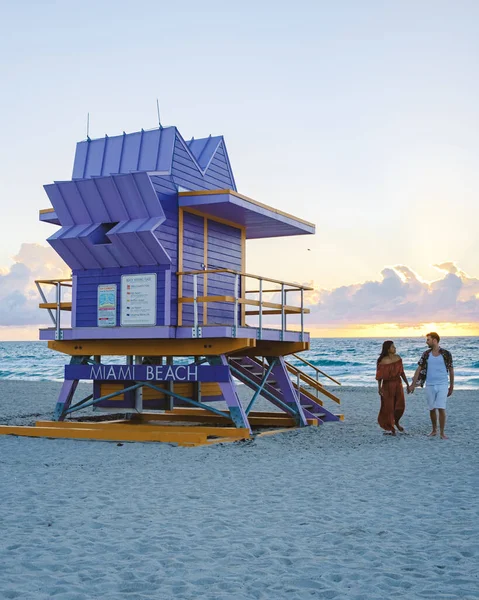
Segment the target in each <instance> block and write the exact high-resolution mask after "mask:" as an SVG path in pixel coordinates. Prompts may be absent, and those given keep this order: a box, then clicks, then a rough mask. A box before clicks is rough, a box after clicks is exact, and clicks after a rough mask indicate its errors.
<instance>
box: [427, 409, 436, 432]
mask: <svg viewBox="0 0 479 600" xmlns="http://www.w3.org/2000/svg"><path fill="white" fill-rule="evenodd" d="M429 416H430V417H431V423H432V431H431V433H430V434H429V435H428V437H434V436H435V435H436V434H437V415H436V409H435V408H434V409H433V410H430V411H429Z"/></svg>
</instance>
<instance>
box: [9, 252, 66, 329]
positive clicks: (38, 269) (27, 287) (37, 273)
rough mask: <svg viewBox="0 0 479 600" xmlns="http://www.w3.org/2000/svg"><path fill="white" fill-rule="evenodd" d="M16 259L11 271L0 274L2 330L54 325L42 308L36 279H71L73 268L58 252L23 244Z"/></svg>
mask: <svg viewBox="0 0 479 600" xmlns="http://www.w3.org/2000/svg"><path fill="white" fill-rule="evenodd" d="M13 260H14V263H13V265H12V266H11V267H10V268H9V269H3V270H2V271H0V327H1V326H17V327H18V326H28V325H51V322H50V320H49V316H48V313H47V311H45V310H42V309H40V308H38V304H39V302H41V298H40V296H39V294H38V291H37V288H36V286H35V279H61V278H65V277H69V276H70V273H71V272H70V269H69V268H68V267H67V265H66V264H65V263H64V262H63V261H62V260H61V258H60V257H59V256H58V255H57V254H56V252H54V251H53V250H52V249H51V248H50V247H48V246H41V245H40V244H22V246H21V248H20V251H19V252H18V254H17V255H16V256H14V257H13ZM52 291H53V288H52Z"/></svg>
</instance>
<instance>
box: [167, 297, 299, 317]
mask: <svg viewBox="0 0 479 600" xmlns="http://www.w3.org/2000/svg"><path fill="white" fill-rule="evenodd" d="M194 301H195V299H194V298H191V297H188V298H179V299H178V303H179V304H192V303H193V302H194ZM196 301H197V302H231V303H234V302H235V299H234V296H198V297H197V298H196ZM238 303H239V304H242V305H248V306H260V302H259V300H250V299H249V298H239V299H238ZM261 306H264V307H265V308H273V309H276V310H279V311H280V312H279V313H272V312H271V313H269V314H281V309H282V306H283V305H282V304H280V303H278V302H264V301H263V302H261ZM284 310H285V312H286V311H288V314H301V307H300V306H289V305H288V304H285V305H284ZM309 312H310V310H309V308H303V314H305V315H307V314H309ZM250 314H259V313H250ZM263 314H266V313H264V312H263Z"/></svg>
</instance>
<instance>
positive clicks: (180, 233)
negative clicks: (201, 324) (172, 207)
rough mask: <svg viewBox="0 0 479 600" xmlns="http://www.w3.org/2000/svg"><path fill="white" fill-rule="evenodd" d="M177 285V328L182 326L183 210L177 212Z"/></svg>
mask: <svg viewBox="0 0 479 600" xmlns="http://www.w3.org/2000/svg"><path fill="white" fill-rule="evenodd" d="M178 271H179V272H178V273H177V275H178V285H177V297H178V327H181V325H183V306H182V304H181V303H180V298H181V297H182V296H183V275H182V273H181V272H182V271H183V209H182V208H180V209H179V211H178Z"/></svg>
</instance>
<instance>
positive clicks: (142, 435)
mask: <svg viewBox="0 0 479 600" xmlns="http://www.w3.org/2000/svg"><path fill="white" fill-rule="evenodd" d="M188 429H191V428H188ZM0 435H20V436H26V437H47V438H63V439H77V440H105V441H110V442H170V443H177V444H178V445H179V446H183V445H188V446H195V445H200V444H205V443H206V441H207V435H206V434H204V433H195V432H194V431H181V432H180V431H168V430H167V428H166V429H162V430H159V429H158V428H156V430H155V431H141V430H139V429H135V426H134V425H132V426H131V427H130V428H121V429H118V430H112V429H97V428H94V427H91V428H90V429H85V428H65V429H61V428H58V427H26V426H9V425H0Z"/></svg>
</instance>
